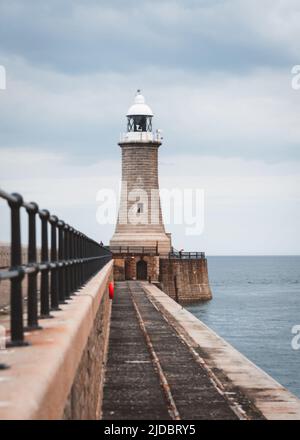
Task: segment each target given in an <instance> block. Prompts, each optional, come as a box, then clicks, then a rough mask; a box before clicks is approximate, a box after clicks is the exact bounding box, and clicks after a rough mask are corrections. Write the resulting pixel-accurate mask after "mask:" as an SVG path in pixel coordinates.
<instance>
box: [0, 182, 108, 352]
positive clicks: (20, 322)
mask: <svg viewBox="0 0 300 440" xmlns="http://www.w3.org/2000/svg"><path fill="white" fill-rule="evenodd" d="M0 198H2V199H5V200H6V201H7V203H8V206H9V207H10V222H11V243H10V267H9V268H7V269H4V270H3V269H1V270H0V293H1V281H3V280H10V336H11V337H10V341H9V342H8V345H9V346H22V345H28V343H27V342H26V341H25V340H24V329H25V326H24V313H23V295H22V281H23V279H24V277H26V276H27V277H28V280H27V281H28V282H27V326H26V330H38V329H41V327H40V325H39V319H44V318H51V317H52V316H51V311H52V310H60V308H59V305H60V304H65V303H66V300H70V299H71V298H72V295H73V294H74V292H75V291H76V290H78V289H79V288H80V287H81V286H83V284H84V283H85V282H86V281H87V280H88V279H89V278H90V277H91V276H92V275H94V274H95V273H96V272H97V271H99V270H100V269H101V268H102V267H103V266H104V265H105V264H106V263H107V262H108V261H109V260H110V259H111V258H112V256H111V252H110V251H109V250H108V249H107V248H105V247H104V246H101V245H100V244H99V243H97V242H96V241H94V240H92V239H90V238H89V237H87V236H86V235H84V234H82V233H81V232H79V231H77V230H76V229H74V228H72V227H71V226H69V225H68V224H66V223H64V222H63V221H62V220H59V219H58V218H57V217H56V216H55V215H50V213H49V211H47V210H45V209H43V210H40V209H39V207H38V205H37V204H36V203H34V202H30V203H25V202H24V201H23V198H22V196H21V195H20V194H16V193H13V194H8V193H6V192H5V191H2V190H1V189H0ZM21 208H25V210H26V212H27V214H28V247H27V252H28V258H27V260H28V261H27V262H26V264H24V261H22V255H21V217H20V214H21ZM37 218H39V219H40V222H41V249H40V255H41V256H40V261H38V258H37V236H36V235H37V224H36V220H37ZM49 225H50V228H49ZM48 229H50V234H49V232H48ZM49 239H50V240H49ZM49 242H50V249H49ZM49 254H50V255H49ZM38 278H39V281H40V283H39V285H40V289H39V291H38ZM38 309H39V310H38Z"/></svg>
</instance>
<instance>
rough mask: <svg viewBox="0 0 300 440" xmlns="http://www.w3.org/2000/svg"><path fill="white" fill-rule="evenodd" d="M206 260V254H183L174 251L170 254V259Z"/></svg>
mask: <svg viewBox="0 0 300 440" xmlns="http://www.w3.org/2000/svg"><path fill="white" fill-rule="evenodd" d="M204 258H205V252H183V251H176V250H175V249H173V250H172V251H171V252H170V253H169V259H180V260H200V259H204Z"/></svg>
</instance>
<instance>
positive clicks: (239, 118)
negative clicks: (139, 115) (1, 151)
mask: <svg viewBox="0 0 300 440" xmlns="http://www.w3.org/2000/svg"><path fill="white" fill-rule="evenodd" d="M3 64H4V65H6V66H7V67H6V70H7V90H6V91H5V92H2V94H1V95H0V130H1V140H0V148H7V147H11V148H19V147H23V148H24V147H27V148H32V147H35V148H37V149H40V148H44V149H46V150H49V151H52V152H56V153H59V152H61V151H63V152H64V153H68V154H69V160H71V161H74V162H76V161H78V160H80V161H81V162H84V163H92V162H93V161H95V160H97V159H98V158H101V157H104V156H105V157H106V156H109V157H118V154H119V149H118V147H117V145H116V144H117V142H118V140H119V134H120V132H121V131H124V130H125V126H126V121H125V114H126V111H127V107H128V106H129V104H130V103H131V101H132V99H133V95H134V91H135V90H136V88H137V87H141V86H142V88H143V90H144V93H145V95H146V99H147V100H148V102H149V103H150V104H151V107H153V109H154V112H155V118H154V126H155V127H159V128H162V129H163V130H164V138H165V142H164V143H165V146H164V147H163V148H162V152H163V154H164V150H165V151H167V150H168V152H172V154H175V155H177V154H182V152H183V151H185V152H190V153H191V154H199V153H201V154H204V155H207V154H211V155H219V156H222V157H242V158H251V159H255V158H257V159H262V160H266V161H281V160H288V159H294V160H299V158H300V148H299V144H300V126H299V122H298V114H299V111H300V99H299V97H300V93H299V92H297V91H295V90H293V89H292V87H291V80H292V76H291V73H290V69H289V70H285V69H283V70H278V69H277V70H275V71H273V70H270V69H256V70H255V71H251V72H248V73H247V74H246V73H245V74H243V75H239V74H233V73H224V72H215V73H211V74H209V75H207V74H206V73H195V72H187V71H185V70H184V69H180V68H178V69H163V68H160V69H158V68H154V67H153V68H149V69H146V68H144V67H141V68H140V69H139V70H138V71H136V72H135V73H134V74H127V73H103V72H102V73H95V74H84V75H78V76H72V75H68V74H65V73H58V72H53V71H48V70H44V69H41V68H38V67H36V66H32V65H30V64H28V63H26V62H24V61H23V60H22V59H20V58H15V57H7V58H5V59H4V63H3Z"/></svg>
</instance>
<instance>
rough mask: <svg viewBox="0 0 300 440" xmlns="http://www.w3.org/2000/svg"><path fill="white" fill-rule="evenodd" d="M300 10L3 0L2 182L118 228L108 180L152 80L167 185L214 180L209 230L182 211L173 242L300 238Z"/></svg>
mask: <svg viewBox="0 0 300 440" xmlns="http://www.w3.org/2000/svg"><path fill="white" fill-rule="evenodd" d="M299 23H300V3H299V1H298V0H272V1H271V0H259V1H258V0H202V1H201V0H197V1H196V0H195V1H194V0H181V1H180V0H178V1H174V0H173V1H165V0H158V1H155V0H151V1H147V0H140V1H139V2H136V1H131V0H127V1H126V2H124V1H121V0H110V1H101V0H100V1H99V0H84V1H83V0H75V1H70V0H63V1H62V0H52V1H51V2H39V1H34V0H26V1H25V0H23V1H20V0H1V2H0V65H2V66H4V67H5V70H6V90H0V185H1V187H2V188H3V189H5V190H7V191H9V192H13V191H16V192H20V193H21V194H23V196H24V198H25V199H26V200H35V201H36V202H38V203H39V205H40V207H41V208H48V209H49V210H50V211H51V212H52V213H53V214H56V215H58V216H59V217H60V218H62V219H64V220H66V221H67V222H68V223H70V224H71V225H73V226H74V227H76V228H77V229H80V230H82V231H83V232H85V233H86V234H87V235H90V236H92V237H93V238H95V239H97V240H98V241H100V240H102V241H104V242H105V243H107V242H108V241H109V239H110V237H111V235H112V234H113V231H114V226H113V225H100V224H99V223H98V222H97V218H96V215H97V209H98V207H99V200H97V194H98V192H99V190H101V189H103V188H115V189H117V188H118V187H119V181H120V178H121V156H120V148H119V146H118V140H119V136H120V133H121V132H123V131H125V129H126V118H125V115H126V111H127V108H128V107H129V106H130V104H131V103H132V101H133V97H134V94H135V91H136V89H138V88H141V89H142V92H143V94H144V95H145V97H146V101H147V103H148V104H149V105H150V106H151V108H152V109H153V111H154V120H153V124H154V127H155V128H161V129H162V130H163V137H164V140H163V145H162V146H161V147H160V151H159V154H160V156H159V157H160V161H159V171H160V185H161V187H162V188H171V189H172V188H179V189H182V190H183V189H184V188H195V189H196V188H201V189H203V191H204V206H203V217H204V228H203V232H202V233H201V234H199V235H197V236H189V235H187V233H186V227H185V225H174V224H172V223H171V224H168V225H166V229H167V230H168V231H170V232H172V236H173V243H174V246H175V247H176V248H180V249H181V248H183V249H186V250H198V251H206V252H207V254H208V255H267V254H299V253H300V234H299V224H300V185H299V183H300V167H299V164H300V124H299V111H300V90H295V89H294V88H293V87H292V79H293V75H292V73H291V71H292V68H293V66H295V65H300V55H299V54H300V26H299ZM0 215H1V224H2V226H1V231H0V241H5V240H7V236H8V209H7V207H6V206H5V204H4V203H3V202H1V203H0ZM23 240H26V232H25V231H24V233H23Z"/></svg>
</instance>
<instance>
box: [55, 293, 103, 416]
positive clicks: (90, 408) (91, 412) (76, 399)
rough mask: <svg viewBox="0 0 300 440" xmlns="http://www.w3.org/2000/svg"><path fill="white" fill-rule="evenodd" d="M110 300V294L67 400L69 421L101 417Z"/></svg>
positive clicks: (100, 310) (97, 318) (91, 334)
mask: <svg viewBox="0 0 300 440" xmlns="http://www.w3.org/2000/svg"><path fill="white" fill-rule="evenodd" d="M109 302H110V300H109V298H108V295H104V296H103V297H102V300H101V303H100V307H99V309H98V312H97V314H96V317H95V321H94V326H93V328H92V330H91V333H90V336H89V338H88V341H87V344H86V347H85V349H84V351H83V354H82V358H81V361H80V364H79V366H78V369H77V373H76V376H75V379H74V382H73V385H72V389H71V392H70V394H69V397H68V399H67V403H66V406H65V410H64V416H63V418H64V419H65V420H94V419H99V418H100V405H101V401H102V380H103V375H104V365H105V360H106V350H107V341H108V332H109V320H110V313H109V312H110V304H109Z"/></svg>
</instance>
